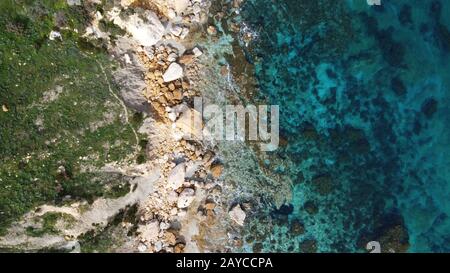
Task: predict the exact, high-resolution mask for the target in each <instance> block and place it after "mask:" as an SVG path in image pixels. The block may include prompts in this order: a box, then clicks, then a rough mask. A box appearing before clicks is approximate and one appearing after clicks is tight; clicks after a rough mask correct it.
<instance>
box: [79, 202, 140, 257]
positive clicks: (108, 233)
mask: <svg viewBox="0 0 450 273" xmlns="http://www.w3.org/2000/svg"><path fill="white" fill-rule="evenodd" d="M137 209H138V207H137V205H133V206H129V207H126V208H125V209H123V210H122V211H120V212H119V213H118V214H117V215H116V216H115V217H114V219H112V221H111V222H110V223H109V224H108V226H106V228H104V229H99V230H97V231H96V230H90V231H88V232H86V233H85V234H83V235H81V236H79V237H78V239H79V240H80V245H81V252H85V253H92V252H111V251H114V248H115V247H116V246H120V245H121V243H122V242H123V241H126V237H127V236H131V235H132V234H133V233H135V232H136V230H137V222H136V219H137V217H136V213H137ZM121 223H130V224H131V225H130V227H128V228H123V227H122V226H121V225H120V224H121Z"/></svg>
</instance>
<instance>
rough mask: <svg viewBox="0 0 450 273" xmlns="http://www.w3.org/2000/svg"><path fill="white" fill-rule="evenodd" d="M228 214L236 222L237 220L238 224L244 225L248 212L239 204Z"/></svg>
mask: <svg viewBox="0 0 450 273" xmlns="http://www.w3.org/2000/svg"><path fill="white" fill-rule="evenodd" d="M228 215H229V216H230V218H231V219H232V220H233V221H234V222H236V224H238V225H240V226H243V225H244V221H245V217H246V214H245V212H244V211H243V210H242V208H241V206H240V205H239V204H238V205H236V206H234V208H233V209H232V210H230V212H228Z"/></svg>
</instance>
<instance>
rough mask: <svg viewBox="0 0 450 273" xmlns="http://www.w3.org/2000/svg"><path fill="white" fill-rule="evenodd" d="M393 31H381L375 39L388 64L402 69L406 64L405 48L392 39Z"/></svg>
mask: <svg viewBox="0 0 450 273" xmlns="http://www.w3.org/2000/svg"><path fill="white" fill-rule="evenodd" d="M393 31H394V30H393V29H384V30H381V31H379V32H378V33H377V35H376V36H375V37H376V38H377V41H378V45H379V47H380V48H381V51H382V53H383V58H384V59H385V60H386V62H387V63H388V64H389V65H391V66H394V67H401V66H403V63H404V62H403V58H404V56H405V47H404V46H403V45H402V44H401V43H398V42H396V41H395V40H394V39H393V38H392V32H393Z"/></svg>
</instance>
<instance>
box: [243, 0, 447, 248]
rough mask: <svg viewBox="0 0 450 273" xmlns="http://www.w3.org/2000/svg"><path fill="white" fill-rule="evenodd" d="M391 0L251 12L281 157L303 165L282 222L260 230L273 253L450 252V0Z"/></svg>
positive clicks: (282, 5) (254, 2)
mask: <svg viewBox="0 0 450 273" xmlns="http://www.w3.org/2000/svg"><path fill="white" fill-rule="evenodd" d="M381 1H382V5H381V6H379V7H374V6H372V7H371V6H368V5H367V3H366V1H365V0H346V1H344V0H342V1H333V0H277V1H273V0H248V1H247V2H246V4H245V5H244V7H243V9H242V11H241V15H242V18H243V21H244V22H245V23H246V24H247V25H248V26H249V27H250V29H252V30H253V31H255V32H256V33H257V34H258V38H257V39H256V40H255V41H254V42H253V43H251V44H250V46H249V47H247V48H246V52H247V55H248V56H247V57H248V58H249V59H250V60H251V61H252V62H254V64H255V66H256V77H257V80H258V84H259V88H260V91H259V93H260V95H259V96H260V98H261V99H264V100H266V101H268V102H269V103H271V104H278V105H280V110H281V117H280V122H281V125H280V128H281V136H282V137H283V138H284V139H285V140H286V143H287V144H286V145H284V146H282V147H281V148H280V149H279V150H278V151H277V153H278V154H277V155H278V156H280V157H287V158H289V159H290V160H291V161H292V162H294V163H295V167H292V168H289V169H287V170H284V171H285V172H286V173H287V174H288V175H289V176H290V177H292V178H293V180H294V182H295V187H294V188H293V192H294V195H293V200H292V202H291V203H290V204H287V205H286V207H284V210H282V211H276V212H275V213H272V214H271V215H269V216H270V217H277V216H276V215H277V214H279V215H281V216H280V217H279V218H280V224H279V225H276V224H275V225H274V226H273V227H272V228H271V229H270V230H271V233H272V234H267V236H265V237H264V236H262V237H261V236H260V238H258V239H257V240H256V241H253V239H252V243H254V244H258V248H262V250H263V251H294V252H297V251H333V252H334V251H336V252H340V251H364V249H365V245H366V244H367V242H369V241H373V240H375V241H379V242H380V243H381V247H382V250H384V251H389V250H394V251H405V250H407V251H409V252H448V251H450V218H449V216H450V157H449V156H450V145H449V144H450V122H449V121H450V117H449V107H448V105H449V100H450V90H449V86H450V85H449V84H450V58H449V57H450V1H445V0H440V1H439V0H381ZM274 214H275V216H274ZM266 216H267V215H261V219H264V218H265V217H266ZM269 216H267V217H269ZM264 223H265V222H264V221H262V222H261V225H264ZM303 228H304V230H303Z"/></svg>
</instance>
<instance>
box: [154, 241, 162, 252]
mask: <svg viewBox="0 0 450 273" xmlns="http://www.w3.org/2000/svg"><path fill="white" fill-rule="evenodd" d="M162 248H163V245H162V242H161V241H159V242H156V244H155V251H156V252H159V251H161V250H162Z"/></svg>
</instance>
